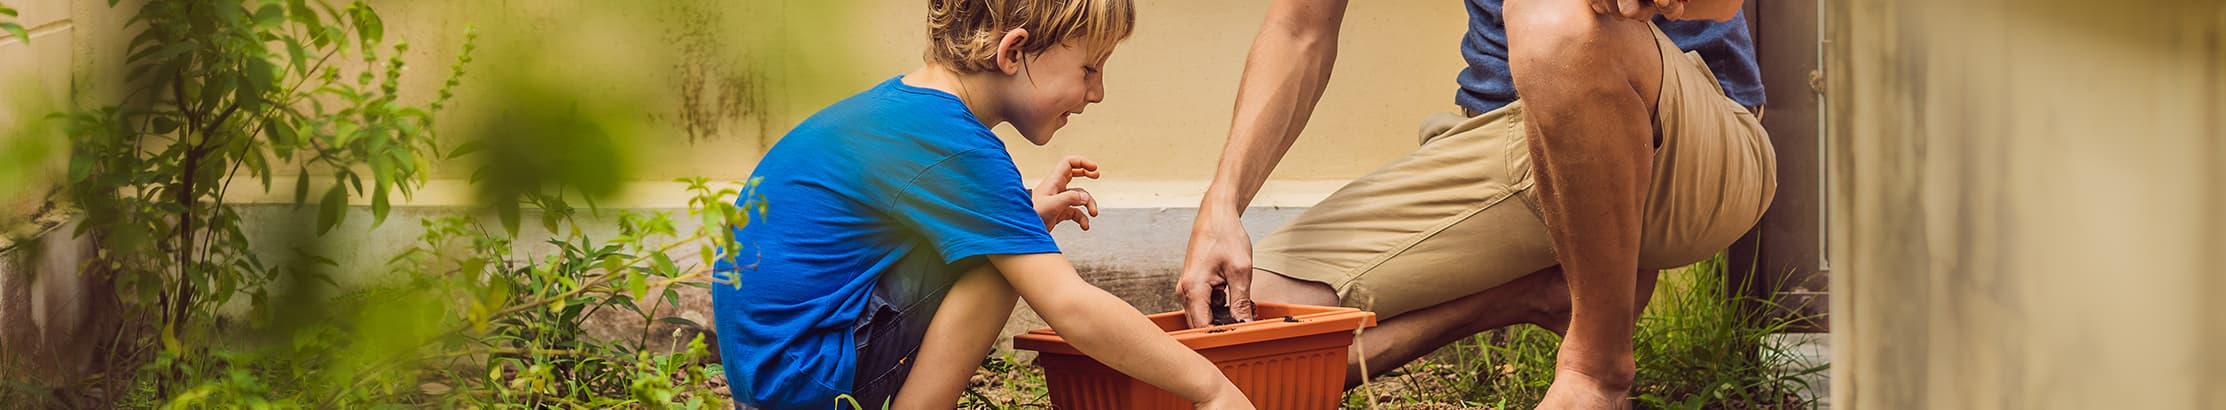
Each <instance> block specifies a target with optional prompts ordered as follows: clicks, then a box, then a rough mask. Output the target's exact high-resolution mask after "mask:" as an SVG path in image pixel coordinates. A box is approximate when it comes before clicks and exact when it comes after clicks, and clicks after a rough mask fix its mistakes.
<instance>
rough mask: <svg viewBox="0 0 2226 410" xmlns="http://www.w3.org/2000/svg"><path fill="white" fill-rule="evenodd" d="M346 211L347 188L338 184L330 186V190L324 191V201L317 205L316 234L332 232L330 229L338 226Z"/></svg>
mask: <svg viewBox="0 0 2226 410" xmlns="http://www.w3.org/2000/svg"><path fill="white" fill-rule="evenodd" d="M347 210H348V190H347V188H345V187H343V186H341V184H338V183H335V184H332V189H327V190H325V199H324V200H323V201H319V202H318V203H317V234H318V235H323V234H325V233H327V232H332V228H333V227H335V226H339V225H340V221H341V219H342V218H345V217H346V216H347V214H345V213H344V212H346V211H347Z"/></svg>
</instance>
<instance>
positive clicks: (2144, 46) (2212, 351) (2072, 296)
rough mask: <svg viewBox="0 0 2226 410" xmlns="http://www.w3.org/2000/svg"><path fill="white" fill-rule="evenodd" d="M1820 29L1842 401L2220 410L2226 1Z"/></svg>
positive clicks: (2069, 7) (1935, 6) (1851, 12)
mask: <svg viewBox="0 0 2226 410" xmlns="http://www.w3.org/2000/svg"><path fill="white" fill-rule="evenodd" d="M1826 15H1827V16H1830V17H1829V18H1830V20H1829V21H1830V22H1829V24H1830V32H1831V33H1832V35H1831V44H1832V46H1831V47H1830V49H1829V51H1828V55H1829V57H1828V59H1829V60H1830V62H1829V63H1828V68H1827V69H1828V73H1829V74H1828V76H1829V81H1830V84H1829V87H1828V88H1827V92H1826V95H1827V99H1828V101H1829V104H1830V107H1831V109H1830V114H1831V115H1830V124H1831V132H1830V136H1829V141H1830V148H1829V149H1830V155H1829V163H1830V165H1829V168H1828V169H1829V170H1830V172H1831V175H1832V176H1831V181H1832V183H1831V184H1830V190H1831V191H1830V195H1831V199H1830V201H1831V205H1830V209H1831V216H1830V220H1831V221H1830V223H1831V226H1832V229H1831V232H1832V237H1831V244H1832V246H1831V249H1830V252H1831V254H1832V255H1833V260H1834V261H1835V265H1836V268H1837V269H1835V271H1834V273H1833V275H1832V277H1831V279H1832V284H1831V288H1832V291H1833V292H1834V293H1835V295H1833V297H1832V298H1831V300H1832V303H1833V306H1832V315H1833V326H1832V331H1833V332H1834V335H1833V343H1832V345H1833V351H1834V353H1835V357H1834V359H1833V363H1834V366H1833V373H1834V374H1833V386H1832V393H1833V395H1834V396H1835V397H1834V398H1833V400H1832V404H1833V405H1835V406H1840V407H1852V408H1861V409H1874V408H1875V409H1914V408H1945V409H1976V408H2067V409H2071V408H2078V409H2086V408H2125V409H2135V408H2140V409H2165V408H2221V406H2226V395H2222V394H2226V393H2221V392H2226V361H2222V360H2226V351H2222V350H2221V349H2222V348H2226V302H2222V301H2226V277H2221V276H2220V270H2221V267H2226V162H2221V160H2222V159H2226V119H2222V118H2226V3H2219V2H2217V1H2210V0H2194V1H2137V2H2115V3H2111V2H2089V1H2072V0H2027V1H2012V0H1983V1H1959V2H1937V1H1927V0H1870V1H1847V2H1835V3H1832V4H1831V6H1830V10H1829V11H1828V12H1827V13H1826Z"/></svg>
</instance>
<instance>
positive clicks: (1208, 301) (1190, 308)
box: [1175, 274, 1213, 328]
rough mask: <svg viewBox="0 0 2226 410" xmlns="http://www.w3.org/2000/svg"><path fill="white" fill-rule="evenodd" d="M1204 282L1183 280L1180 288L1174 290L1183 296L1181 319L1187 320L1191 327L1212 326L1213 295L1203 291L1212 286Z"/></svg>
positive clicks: (1210, 289)
mask: <svg viewBox="0 0 2226 410" xmlns="http://www.w3.org/2000/svg"><path fill="white" fill-rule="evenodd" d="M1183 276H1185V277H1189V276H1191V275H1188V274H1186V275H1183ZM1204 282H1205V281H1204V280H1184V281H1183V282H1182V286H1179V288H1180V289H1177V292H1175V293H1177V294H1179V296H1181V297H1182V298H1183V321H1184V322H1189V324H1190V327H1192V328H1200V327H1206V326H1213V302H1212V300H1213V299H1212V297H1213V296H1212V295H1209V294H1207V293H1205V292H1212V291H1213V286H1212V285H1208V284H1206V283H1204Z"/></svg>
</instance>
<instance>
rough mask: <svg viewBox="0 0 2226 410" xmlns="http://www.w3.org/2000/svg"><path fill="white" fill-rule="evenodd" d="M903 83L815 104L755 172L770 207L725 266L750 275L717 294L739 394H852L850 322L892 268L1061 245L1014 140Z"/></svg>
mask: <svg viewBox="0 0 2226 410" xmlns="http://www.w3.org/2000/svg"><path fill="white" fill-rule="evenodd" d="M901 80H902V77H898V78H893V79H890V80H888V81H884V82H882V83H881V84H880V85H877V86H874V87H873V88H872V89H869V90H866V91H865V92H862V93H859V94H858V95H854V96H851V97H850V98H848V99H844V100H842V101H841V102H837V103H835V104H834V105H832V106H828V107H827V108H826V109H823V110H820V111H819V112H818V113H816V114H813V115H812V116H811V117H810V118H807V119H805V120H804V122H803V123H801V124H798V125H797V126H796V129H794V130H791V131H789V132H788V135H787V136H784V137H782V138H781V139H780V142H778V143H775V144H774V145H773V148H772V149H771V150H769V151H768V152H766V153H765V157H764V159H763V160H762V161H761V162H759V163H758V166H757V170H756V171H754V172H752V174H751V175H752V176H753V177H757V178H763V180H762V181H760V182H759V185H758V186H757V188H756V189H755V193H756V194H758V196H759V197H761V198H763V199H762V200H763V201H765V203H766V204H767V206H766V208H765V212H764V214H763V215H762V216H760V217H754V218H752V219H751V220H750V222H749V224H747V225H745V226H744V227H742V228H740V229H735V230H734V237H735V239H736V241H737V243H738V245H737V246H738V247H739V249H727V250H722V253H723V254H725V255H732V256H733V257H734V259H735V260H734V261H733V262H732V263H731V264H730V263H728V262H725V261H724V259H725V258H722V262H721V263H720V264H719V266H717V267H716V268H715V269H714V272H719V273H718V274H717V275H718V277H720V278H721V279H725V278H737V279H739V280H740V281H741V285H740V287H739V288H737V287H735V286H732V285H725V284H720V285H714V286H713V291H712V303H713V305H714V309H715V312H716V313H715V314H716V316H717V317H716V322H717V323H718V325H717V328H718V331H719V350H720V354H721V355H722V356H723V362H724V364H725V366H726V372H727V381H728V383H729V385H731V386H733V387H734V396H735V399H738V400H741V401H742V402H743V403H747V404H749V405H751V406H755V407H759V408H767V409H789V408H808V409H825V408H830V407H832V406H833V405H834V400H835V397H836V395H838V394H845V393H849V392H851V385H852V380H851V379H852V373H853V372H854V371H855V367H856V361H857V357H856V355H857V353H856V352H857V351H856V346H857V345H856V341H855V340H853V337H852V335H851V329H852V324H853V323H855V322H856V321H857V320H858V318H859V316H860V314H861V313H862V310H863V309H864V306H865V305H866V302H867V301H868V300H869V299H870V298H871V297H872V294H873V287H874V283H875V281H876V280H877V279H878V278H879V277H880V275H914V274H923V272H934V271H937V270H943V271H951V270H961V271H962V270H966V269H971V268H973V267H977V266H980V264H981V263H983V262H984V259H983V258H980V257H979V256H983V255H1007V254H1034V253H1055V252H1058V251H1059V248H1058V245H1057V244H1055V243H1054V242H1052V239H1051V233H1050V232H1048V231H1046V230H1045V229H1044V226H1043V219H1042V218H1041V217H1039V216H1037V215H1036V213H1035V210H1034V207H1033V205H1032V204H1031V202H1030V199H1029V197H1028V189H1027V187H1026V186H1025V185H1024V183H1023V182H1022V181H1021V179H1020V171H1018V170H1017V169H1015V168H1014V166H1013V160H1012V157H1011V156H1010V155H1008V154H1006V152H1005V144H1004V142H1003V141H1000V140H998V139H997V135H996V134H992V133H990V130H989V128H988V127H984V126H982V123H981V121H980V120H978V119H975V117H974V115H973V113H971V112H970V111H968V110H967V108H966V105H965V103H963V102H960V101H959V99H958V97H955V96H952V95H950V94H948V93H944V92H941V91H936V90H932V89H926V88H920V87H913V86H909V85H905V84H904V83H903V82H902V81H901ZM748 198H749V196H745V199H744V200H743V201H742V203H744V204H749V202H748Z"/></svg>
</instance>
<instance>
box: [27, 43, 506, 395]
mask: <svg viewBox="0 0 2226 410" xmlns="http://www.w3.org/2000/svg"><path fill="white" fill-rule="evenodd" d="M109 3H110V6H111V7H113V6H115V3H116V2H115V1H114V0H111V1H110V2H109ZM126 25H127V26H126V27H124V28H125V29H127V30H132V31H134V32H136V33H137V34H136V35H135V36H133V38H132V39H131V41H130V42H129V44H128V45H127V47H126V48H127V50H128V52H129V55H128V57H127V58H126V59H125V63H126V65H127V66H128V69H127V72H128V74H127V78H129V79H130V82H129V83H128V84H127V85H126V87H125V88H126V89H127V90H128V94H127V95H126V96H125V97H124V98H123V99H122V100H121V101H118V102H115V103H114V104H111V105H105V106H99V107H93V108H84V109H79V110H76V111H74V112H71V113H67V114H59V115H58V117H60V118H62V119H64V120H66V124H67V125H65V133H67V134H68V135H69V136H70V144H71V147H72V149H73V156H72V158H71V161H70V164H69V173H68V181H69V184H68V186H69V194H70V195H69V197H70V199H71V201H72V202H74V203H75V204H76V205H78V206H80V207H82V208H84V209H85V210H86V213H87V217H86V218H85V223H83V224H81V225H80V228H79V230H78V232H77V233H78V234H80V235H86V234H94V235H96V236H98V237H99V239H100V241H101V244H102V250H101V251H100V252H99V255H98V259H97V261H96V262H95V263H96V264H97V265H98V266H96V268H98V269H99V270H102V271H106V272H111V273H112V274H113V275H114V276H113V277H114V281H115V285H116V290H117V292H118V295H119V297H120V299H122V301H123V302H124V303H125V305H126V306H127V308H128V309H127V319H126V320H127V326H128V328H127V331H126V332H122V334H123V335H125V336H123V337H120V338H119V339H118V340H117V341H115V342H113V343H111V345H112V346H110V347H109V350H110V355H111V356H112V357H114V358H116V359H117V360H116V361H117V362H119V363H146V366H145V369H144V371H142V372H141V373H142V377H146V378H149V379H150V381H149V382H150V383H151V384H152V385H153V388H154V390H155V394H156V396H158V397H163V398H171V399H175V400H176V401H180V402H193V401H195V400H198V399H201V398H205V397H210V396H212V395H218V394H219V393H223V392H234V393H239V394H248V393H254V392H256V391H258V389H259V388H256V387H254V386H251V385H249V384H230V385H221V384H220V385H208V384H205V383H198V382H195V381H196V380H219V381H221V380H235V379H242V378H248V379H252V377H251V376H253V375H254V374H253V373H254V372H256V371H263V370H267V369H260V370H259V369H253V368H251V366H235V365H234V364H236V363H235V362H238V361H239V360H240V359H242V358H244V357H245V356H240V355H232V354H229V353H227V354H209V353H210V349H211V347H212V346H216V345H218V344H220V343H221V340H219V339H220V338H219V335H220V333H222V332H225V331H227V327H226V326H224V324H225V323H224V322H223V321H219V320H218V317H217V315H216V312H217V310H218V309H219V308H220V307H223V306H225V305H227V304H228V303H231V302H232V301H233V300H234V298H236V297H242V296H244V297H246V298H247V300H248V301H249V303H250V307H251V308H252V309H254V310H255V311H257V312H267V311H270V310H271V309H272V308H273V307H272V306H271V302H272V294H271V292H270V289H271V286H272V284H273V283H275V282H277V281H279V280H280V279H281V278H288V279H291V280H298V281H315V280H323V279H322V277H320V276H314V275H307V273H313V272H316V271H317V270H315V269H302V268H301V267H298V266H292V267H290V266H271V265H269V264H266V263H265V261H263V260H262V258H261V257H260V256H258V255H257V254H255V253H254V252H252V251H251V249H250V243H249V239H248V237H247V236H246V235H245V234H243V233H242V230H241V226H242V221H241V219H240V214H239V212H237V210H235V209H234V207H232V206H230V205H228V204H226V203H225V198H226V195H227V193H228V191H229V190H230V189H231V188H232V187H233V183H234V182H236V181H238V180H240V179H242V178H241V177H244V176H254V177H257V180H259V181H260V182H261V186H260V187H256V188H260V189H263V190H265V191H266V192H267V191H269V190H271V189H273V187H272V186H271V183H272V181H273V178H272V176H273V175H274V174H278V173H290V174H293V175H295V176H297V179H296V181H295V186H294V187H293V190H294V193H295V199H296V202H297V203H306V202H307V200H308V196H309V194H310V191H311V185H312V184H311V182H312V180H313V179H316V178H317V177H319V176H327V177H329V180H330V181H331V184H329V185H327V186H326V187H325V188H323V192H322V195H320V196H319V198H320V200H319V209H320V212H319V213H318V215H319V217H318V218H317V219H318V221H317V225H318V226H319V227H320V229H319V230H320V231H329V230H331V229H332V227H333V226H335V225H337V224H338V223H339V222H340V221H341V219H342V218H343V217H344V216H345V213H344V212H343V211H344V210H345V206H346V205H347V203H348V200H349V198H350V197H362V196H368V197H369V198H370V199H369V202H370V204H371V209H372V214H373V217H374V219H378V220H383V219H384V218H385V217H386V215H387V212H388V209H389V206H390V204H391V202H392V200H391V199H390V195H391V194H392V193H400V194H402V195H404V196H407V195H409V194H410V193H411V191H412V190H413V189H414V188H415V187H416V186H418V185H420V184H422V183H423V180H424V178H425V176H426V172H427V168H428V166H427V158H430V157H434V156H438V155H439V147H438V145H437V144H435V143H434V137H433V126H432V124H433V113H434V112H436V111H438V110H440V109H441V107H442V106H443V105H444V104H445V103H446V101H447V100H448V98H449V97H450V95H451V91H450V90H451V89H452V88H453V87H455V86H456V85H457V83H458V82H459V78H460V77H461V75H462V74H463V68H464V66H465V65H466V64H467V63H468V62H470V59H471V58H470V49H471V46H470V44H471V38H472V36H471V35H468V34H467V36H466V40H465V44H466V45H465V52H464V53H463V54H462V55H460V56H458V57H457V60H456V61H455V63H454V66H453V67H451V70H450V76H449V79H448V81H447V83H446V85H444V86H443V87H442V88H441V90H440V91H439V93H438V97H436V98H433V99H432V100H431V101H430V102H427V103H423V104H419V103H413V102H409V101H406V100H405V99H404V98H403V95H402V93H401V90H400V89H399V88H400V87H399V82H400V78H401V77H402V73H403V71H404V70H403V68H404V66H405V62H404V61H403V60H402V59H401V56H402V55H403V53H404V52H405V51H407V50H408V49H409V44H408V42H407V41H403V40H395V41H393V42H391V43H389V42H388V41H387V39H386V33H385V29H384V23H383V22H382V21H381V20H380V18H379V15H378V13H377V12H375V11H374V10H373V9H372V8H371V6H370V5H368V4H366V3H363V2H360V1H359V2H354V3H348V4H346V5H344V6H339V7H335V6H333V5H330V4H327V3H324V2H307V1H304V0H290V1H248V2H241V1H225V0H186V1H158V2H148V3H147V4H145V5H144V6H142V7H141V8H140V9H138V10H137V11H136V12H135V13H134V14H133V15H132V17H131V18H130V20H129V21H128V22H127V23H126ZM382 56H386V57H382ZM349 59H355V60H359V61H361V62H362V63H363V64H362V65H363V69H362V70H360V72H357V73H354V74H355V75H354V76H352V78H350V77H349V76H345V75H344V73H343V71H344V70H342V69H341V68H340V67H338V66H337V65H335V63H336V62H338V61H346V60H349ZM289 168H291V169H289ZM313 172H314V173H313ZM328 281H329V280H328ZM250 317H251V318H264V317H267V315H251V316H250ZM263 324H264V323H261V322H260V321H256V322H253V323H250V325H251V327H252V326H259V325H263ZM133 329H136V330H133ZM112 376H113V375H112ZM117 379H118V378H115V377H111V378H110V380H117ZM188 386H199V387H194V388H192V390H190V391H187V390H185V389H184V388H185V387H188ZM108 390H109V391H117V390H121V389H118V388H114V386H112V388H110V389H108Z"/></svg>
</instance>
